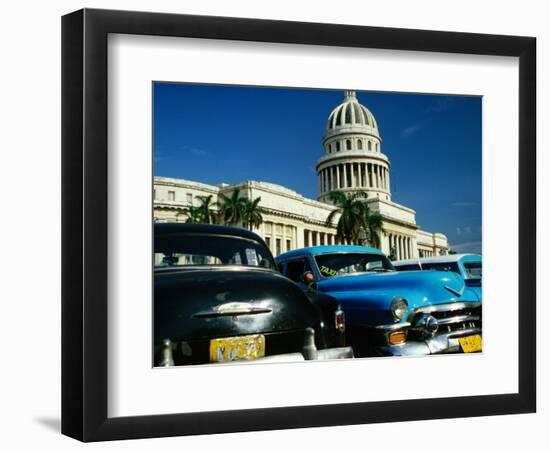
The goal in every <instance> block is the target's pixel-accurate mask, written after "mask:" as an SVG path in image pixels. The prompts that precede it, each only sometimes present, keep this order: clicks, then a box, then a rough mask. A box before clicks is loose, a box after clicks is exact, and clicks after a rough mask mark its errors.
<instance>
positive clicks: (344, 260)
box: [153, 224, 482, 367]
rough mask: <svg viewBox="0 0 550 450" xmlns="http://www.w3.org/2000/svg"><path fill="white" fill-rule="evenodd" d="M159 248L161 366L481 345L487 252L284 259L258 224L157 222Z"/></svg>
mask: <svg viewBox="0 0 550 450" xmlns="http://www.w3.org/2000/svg"><path fill="white" fill-rule="evenodd" d="M154 247H155V248H154V261H155V271H154V285H155V287H154V348H153V358H154V365H155V366H161V367H166V366H174V365H176V366H177V365H188V364H204V363H221V362H224V363H232V362H238V361H243V360H245V361H247V362H268V361H303V360H322V359H339V358H353V357H365V356H382V355H400V356H420V355H429V354H439V353H461V352H466V353H467V352H478V351H481V348H482V341H481V328H482V326H481V325H482V319H481V257H480V256H477V255H452V256H450V257H439V258H431V259H430V260H427V259H421V260H416V261H413V260H410V261H402V262H398V263H393V264H392V262H390V261H389V260H388V258H387V257H386V256H385V255H384V253H382V252H381V251H380V250H377V249H373V248H369V247H363V246H342V245H340V246H316V247H308V248H303V249H298V250H294V251H290V252H287V253H285V254H282V255H279V256H278V257H277V258H274V257H273V255H272V254H271V252H270V250H269V248H268V247H267V246H266V244H265V242H264V241H263V240H262V239H261V238H260V237H259V236H258V235H256V234H255V233H253V232H251V231H248V230H245V229H242V228H234V227H227V226H219V225H194V224H155V242H154ZM437 264H440V265H439V266H438V265H437ZM396 269H397V270H396Z"/></svg>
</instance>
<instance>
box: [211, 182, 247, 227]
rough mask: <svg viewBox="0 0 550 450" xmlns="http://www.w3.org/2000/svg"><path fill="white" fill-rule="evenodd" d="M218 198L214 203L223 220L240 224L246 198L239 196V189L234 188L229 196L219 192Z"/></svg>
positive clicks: (231, 223) (227, 222)
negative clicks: (218, 200)
mask: <svg viewBox="0 0 550 450" xmlns="http://www.w3.org/2000/svg"><path fill="white" fill-rule="evenodd" d="M220 200H221V202H217V203H216V204H217V206H218V210H219V213H220V218H221V219H222V220H223V222H224V223H226V224H228V225H239V224H242V222H243V220H244V209H245V205H246V198H244V197H240V195H239V189H237V188H235V189H234V190H233V192H232V193H231V195H230V196H228V195H226V194H224V193H220Z"/></svg>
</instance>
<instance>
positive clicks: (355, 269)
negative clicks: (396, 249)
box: [315, 253, 395, 277]
mask: <svg viewBox="0 0 550 450" xmlns="http://www.w3.org/2000/svg"><path fill="white" fill-rule="evenodd" d="M315 261H316V262H317V265H318V266H319V271H320V272H321V275H323V276H324V277H333V276H338V275H345V274H352V273H362V272H386V271H393V270H395V269H394V268H393V266H392V264H391V263H390V261H389V260H388V258H387V257H386V256H384V255H379V254H371V253H327V254H324V255H317V256H315Z"/></svg>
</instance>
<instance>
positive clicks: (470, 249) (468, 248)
mask: <svg viewBox="0 0 550 450" xmlns="http://www.w3.org/2000/svg"><path fill="white" fill-rule="evenodd" d="M451 249H452V250H453V251H455V252H457V253H481V241H471V242H462V243H461V244H454V245H451Z"/></svg>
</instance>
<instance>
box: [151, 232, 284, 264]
mask: <svg viewBox="0 0 550 450" xmlns="http://www.w3.org/2000/svg"><path fill="white" fill-rule="evenodd" d="M154 258H155V259H154V263H155V270H157V269H163V268H170V267H186V266H215V265H244V266H255V267H264V268H268V269H274V270H275V268H276V266H275V261H274V260H273V257H272V256H271V253H270V252H269V250H268V249H267V248H266V247H264V246H263V245H261V244H259V243H258V242H256V241H253V240H251V239H245V238H240V237H234V236H223V235H209V234H175V235H160V236H158V235H157V236H155V255H154Z"/></svg>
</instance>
